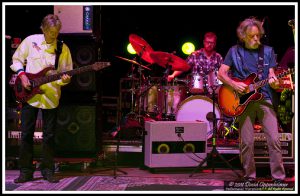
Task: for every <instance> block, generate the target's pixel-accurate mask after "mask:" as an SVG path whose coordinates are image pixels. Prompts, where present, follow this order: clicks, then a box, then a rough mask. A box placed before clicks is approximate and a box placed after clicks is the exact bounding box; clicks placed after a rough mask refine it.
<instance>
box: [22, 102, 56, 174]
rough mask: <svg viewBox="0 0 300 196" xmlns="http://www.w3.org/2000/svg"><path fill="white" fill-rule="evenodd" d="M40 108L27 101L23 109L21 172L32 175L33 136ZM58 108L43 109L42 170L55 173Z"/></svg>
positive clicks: (44, 172)
mask: <svg viewBox="0 0 300 196" xmlns="http://www.w3.org/2000/svg"><path fill="white" fill-rule="evenodd" d="M38 111H39V108H35V107H32V106H31V105H29V104H27V103H25V104H23V107H22V111H21V131H22V137H21V146H20V155H19V166H20V172H21V173H23V174H25V175H32V174H33V172H34V169H35V168H34V167H33V164H32V162H33V136H34V131H35V125H36V120H37V115H38ZM56 114H57V109H56V108H55V109H42V116H43V144H42V145H43V146H42V149H43V150H42V162H41V172H42V174H43V175H45V174H46V173H54V132H55V125H56V116H57V115H56Z"/></svg>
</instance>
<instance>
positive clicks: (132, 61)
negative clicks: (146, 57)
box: [116, 56, 151, 71]
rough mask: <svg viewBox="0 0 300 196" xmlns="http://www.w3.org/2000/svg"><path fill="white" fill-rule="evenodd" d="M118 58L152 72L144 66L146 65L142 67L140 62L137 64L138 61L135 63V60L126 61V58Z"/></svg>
mask: <svg viewBox="0 0 300 196" xmlns="http://www.w3.org/2000/svg"><path fill="white" fill-rule="evenodd" d="M116 57H118V58H119V59H122V60H124V61H127V62H130V63H133V64H135V65H138V66H141V67H142V68H144V69H148V70H150V71H151V69H150V68H149V67H146V66H144V65H141V64H139V63H138V62H136V61H134V60H130V59H126V58H124V57H120V56H116Z"/></svg>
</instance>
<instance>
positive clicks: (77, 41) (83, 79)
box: [59, 34, 97, 92]
mask: <svg viewBox="0 0 300 196" xmlns="http://www.w3.org/2000/svg"><path fill="white" fill-rule="evenodd" d="M59 39H60V40H63V41H64V43H65V44H66V45H67V46H68V47H69V49H70V51H71V55H72V60H73V68H74V69H76V68H80V67H83V66H86V65H92V64H94V63H95V62H96V61H97V43H96V40H95V38H94V37H93V36H91V35H77V34H60V37H59ZM63 90H64V91H72V92H73V91H75V92H78V91H96V72H95V71H91V72H84V73H79V74H77V75H74V76H73V77H72V79H71V83H70V84H68V85H67V86H65V87H63Z"/></svg>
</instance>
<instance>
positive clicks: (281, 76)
mask: <svg viewBox="0 0 300 196" xmlns="http://www.w3.org/2000/svg"><path fill="white" fill-rule="evenodd" d="M290 73H291V71H290V70H288V71H283V72H281V73H280V74H278V75H276V77H277V78H278V79H281V78H283V77H284V76H286V75H288V74H290ZM268 81H269V79H264V80H261V81H259V82H256V83H254V84H252V85H253V89H258V88H260V87H263V86H265V85H266V84H268Z"/></svg>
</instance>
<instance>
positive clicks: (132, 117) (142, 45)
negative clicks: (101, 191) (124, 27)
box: [113, 34, 153, 178]
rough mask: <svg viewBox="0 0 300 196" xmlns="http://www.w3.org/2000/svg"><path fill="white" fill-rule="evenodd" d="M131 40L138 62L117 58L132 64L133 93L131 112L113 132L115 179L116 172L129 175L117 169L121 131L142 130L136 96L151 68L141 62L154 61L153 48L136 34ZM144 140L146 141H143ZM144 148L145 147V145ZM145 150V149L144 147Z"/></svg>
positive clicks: (139, 92) (131, 36)
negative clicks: (136, 108) (136, 82)
mask: <svg viewBox="0 0 300 196" xmlns="http://www.w3.org/2000/svg"><path fill="white" fill-rule="evenodd" d="M129 40H130V43H131V45H132V47H133V48H134V50H135V51H136V52H137V54H138V56H139V57H140V58H139V60H138V61H136V59H135V60H130V59H126V58H123V57H119V56H116V57H117V58H120V59H122V60H125V61H127V62H130V63H132V66H131V76H130V77H131V79H132V80H131V89H130V92H131V111H130V112H129V113H128V114H126V115H125V117H124V119H123V121H122V120H120V122H119V123H118V125H117V126H116V128H115V129H116V130H115V131H113V133H114V136H116V137H117V147H116V151H115V160H114V167H113V171H114V178H116V175H117V174H116V172H117V171H119V172H121V173H123V174H127V172H125V171H122V170H120V169H118V167H117V162H118V154H119V146H120V139H121V138H120V137H121V136H120V135H121V134H120V133H118V132H120V131H122V129H128V128H134V129H137V131H138V130H142V128H143V127H142V125H141V117H142V116H141V111H140V108H138V112H137V113H136V112H135V104H134V95H135V94H136V93H138V94H139V95H141V94H142V92H141V88H140V87H141V84H142V78H143V79H144V78H145V77H144V75H143V74H142V69H147V70H151V69H150V68H148V67H146V66H144V65H142V63H140V62H141V59H142V58H143V59H144V60H146V61H147V62H150V63H151V64H152V59H151V58H150V57H149V53H150V52H151V51H153V49H152V48H151V46H150V45H149V44H148V43H147V42H146V41H145V40H144V39H142V38H141V37H139V36H137V35H135V34H131V35H130V36H129ZM134 65H138V73H139V79H138V91H137V90H136V88H135V86H134V80H135V77H134V70H135V67H134ZM138 99H139V103H140V101H141V100H140V99H141V96H139V97H138ZM143 135H144V131H142V136H143ZM143 140H144V139H143ZM143 146H144V145H143ZM143 148H144V147H143Z"/></svg>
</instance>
